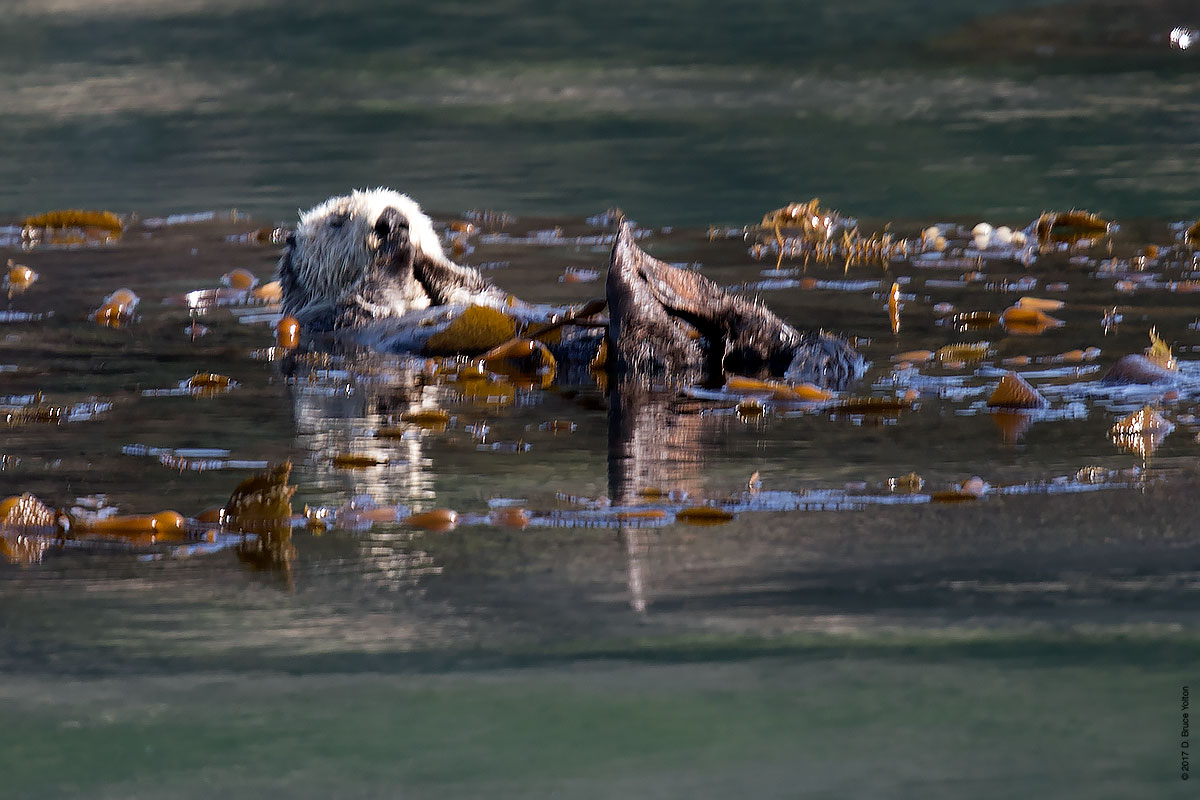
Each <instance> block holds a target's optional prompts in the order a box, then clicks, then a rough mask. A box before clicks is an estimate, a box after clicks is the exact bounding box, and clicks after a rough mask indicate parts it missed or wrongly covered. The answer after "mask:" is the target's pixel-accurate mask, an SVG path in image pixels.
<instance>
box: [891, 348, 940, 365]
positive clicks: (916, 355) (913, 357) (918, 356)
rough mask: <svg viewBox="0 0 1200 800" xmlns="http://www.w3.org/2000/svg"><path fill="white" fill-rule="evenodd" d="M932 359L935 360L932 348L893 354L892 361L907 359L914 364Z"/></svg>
mask: <svg viewBox="0 0 1200 800" xmlns="http://www.w3.org/2000/svg"><path fill="white" fill-rule="evenodd" d="M931 360H933V351H932V350H905V351H904V352H903V353H897V354H896V355H894V356H892V361H897V362H899V361H907V362H910V363H913V364H924V363H925V362H926V361H931Z"/></svg>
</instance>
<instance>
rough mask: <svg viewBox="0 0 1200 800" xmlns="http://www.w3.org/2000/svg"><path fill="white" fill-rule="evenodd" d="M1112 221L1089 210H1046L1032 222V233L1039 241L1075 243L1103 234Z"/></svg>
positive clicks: (1106, 231) (1108, 229)
mask: <svg viewBox="0 0 1200 800" xmlns="http://www.w3.org/2000/svg"><path fill="white" fill-rule="evenodd" d="M1111 228H1112V222H1110V221H1109V220H1106V219H1104V218H1103V217H1101V216H1099V215H1098V214H1093V213H1091V212H1090V211H1079V210H1071V211H1046V212H1043V214H1042V215H1041V216H1040V217H1038V218H1037V222H1035V223H1034V233H1035V234H1036V235H1037V237H1038V240H1039V241H1041V242H1067V243H1071V244H1073V243H1075V242H1078V241H1080V240H1081V239H1089V238H1094V237H1096V236H1105V235H1107V234H1108V232H1109V231H1110V230H1111Z"/></svg>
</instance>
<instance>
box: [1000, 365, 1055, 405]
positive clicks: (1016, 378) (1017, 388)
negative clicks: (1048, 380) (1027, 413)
mask: <svg viewBox="0 0 1200 800" xmlns="http://www.w3.org/2000/svg"><path fill="white" fill-rule="evenodd" d="M987 404H988V407H990V408H1009V409H1012V408H1046V407H1047V406H1049V405H1050V401H1049V400H1047V399H1046V398H1045V397H1043V396H1042V394H1041V392H1039V391H1038V390H1037V389H1035V388H1033V387H1032V386H1031V385H1030V384H1029V382H1028V381H1026V380H1025V379H1024V378H1022V377H1021V376H1020V375H1018V374H1017V373H1015V372H1009V373H1008V374H1006V375H1005V376H1004V377H1003V378H1001V379H1000V383H999V384H997V386H996V389H995V391H993V392H992V394H991V396H990V397H989V398H988V401H987Z"/></svg>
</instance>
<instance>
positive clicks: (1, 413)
mask: <svg viewBox="0 0 1200 800" xmlns="http://www.w3.org/2000/svg"><path fill="white" fill-rule="evenodd" d="M111 408H112V403H110V402H108V401H104V400H90V401H87V402H82V403H72V404H70V405H65V406H56V405H50V404H48V403H46V402H44V401H43V400H42V395H41V394H40V393H39V394H37V395H35V396H34V397H33V398H32V399H31V401H30V402H29V403H28V404H24V405H18V406H15V407H11V408H3V407H0V422H4V423H5V424H8V425H28V424H32V423H49V424H52V425H58V424H61V423H64V422H84V421H86V420H90V419H92V418H93V417H95V416H96V415H98V414H102V413H104V412H105V411H108V410H110V409H111Z"/></svg>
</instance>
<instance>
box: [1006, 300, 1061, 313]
mask: <svg viewBox="0 0 1200 800" xmlns="http://www.w3.org/2000/svg"><path fill="white" fill-rule="evenodd" d="M1064 305H1066V303H1064V302H1063V301H1062V300H1049V299H1045V298H1041V297H1022V298H1021V299H1020V300H1018V301H1017V305H1016V307H1017V308H1029V309H1033V310H1035V311H1057V310H1059V309H1060V308H1062V307H1063V306H1064Z"/></svg>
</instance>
